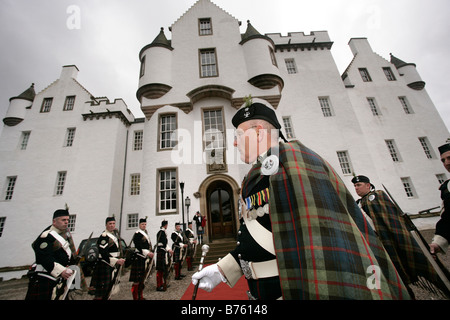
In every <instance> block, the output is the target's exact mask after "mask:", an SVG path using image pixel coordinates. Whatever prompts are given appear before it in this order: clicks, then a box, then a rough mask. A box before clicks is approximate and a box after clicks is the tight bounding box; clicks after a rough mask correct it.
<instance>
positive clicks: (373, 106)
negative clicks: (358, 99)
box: [367, 98, 381, 116]
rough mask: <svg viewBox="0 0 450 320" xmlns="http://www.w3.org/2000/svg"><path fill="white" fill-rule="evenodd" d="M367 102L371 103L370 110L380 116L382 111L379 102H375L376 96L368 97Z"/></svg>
mask: <svg viewBox="0 0 450 320" xmlns="http://www.w3.org/2000/svg"><path fill="white" fill-rule="evenodd" d="M367 102H368V103H369V107H370V111H372V114H373V115H374V116H380V115H381V112H380V111H379V110H378V106H377V103H376V102H375V98H367Z"/></svg>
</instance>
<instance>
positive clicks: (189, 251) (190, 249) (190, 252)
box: [186, 243, 195, 257]
mask: <svg viewBox="0 0 450 320" xmlns="http://www.w3.org/2000/svg"><path fill="white" fill-rule="evenodd" d="M194 249H195V244H193V243H189V244H188V246H187V253H186V257H192V256H193V255H194Z"/></svg>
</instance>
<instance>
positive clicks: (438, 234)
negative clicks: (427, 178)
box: [433, 180, 450, 252]
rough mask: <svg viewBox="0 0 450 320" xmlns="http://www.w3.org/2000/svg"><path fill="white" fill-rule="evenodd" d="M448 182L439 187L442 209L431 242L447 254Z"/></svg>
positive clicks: (449, 220)
mask: <svg viewBox="0 0 450 320" xmlns="http://www.w3.org/2000/svg"><path fill="white" fill-rule="evenodd" d="M449 181H450V180H447V181H445V182H444V183H443V184H442V185H441V186H440V187H439V190H440V191H441V199H442V209H441V219H440V220H439V221H438V222H437V223H436V231H435V237H434V239H433V242H435V243H437V244H439V246H440V247H441V249H442V250H443V251H444V252H447V249H448V242H449V241H450V189H449V188H450V183H449Z"/></svg>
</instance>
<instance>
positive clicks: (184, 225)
mask: <svg viewBox="0 0 450 320" xmlns="http://www.w3.org/2000/svg"><path fill="white" fill-rule="evenodd" d="M180 189H181V214H182V215H183V231H185V230H186V224H185V222H184V196H183V192H184V182H180Z"/></svg>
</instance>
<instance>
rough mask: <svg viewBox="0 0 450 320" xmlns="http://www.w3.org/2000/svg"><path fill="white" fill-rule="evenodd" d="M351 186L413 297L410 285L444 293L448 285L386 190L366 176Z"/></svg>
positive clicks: (353, 181) (354, 181)
mask: <svg viewBox="0 0 450 320" xmlns="http://www.w3.org/2000/svg"><path fill="white" fill-rule="evenodd" d="M352 183H353V184H354V185H355V191H356V193H357V194H358V196H360V197H361V199H359V200H357V203H358V205H359V206H360V208H361V211H362V213H363V214H364V215H365V216H366V220H367V221H368V222H369V224H370V225H371V226H372V228H373V229H374V231H375V232H376V234H377V235H378V237H379V238H380V240H381V242H382V243H383V246H384V248H385V249H386V251H387V252H388V254H389V257H390V258H391V260H392V262H393V263H394V265H395V268H396V269H397V271H398V273H399V275H400V277H401V278H402V280H403V283H404V284H405V285H406V287H407V289H408V292H409V294H410V295H411V297H412V298H414V292H413V290H412V289H411V287H410V285H411V284H415V285H420V286H421V287H423V288H432V286H430V284H432V285H435V286H436V287H438V288H440V289H442V290H444V292H445V290H446V289H445V284H444V283H443V282H442V281H441V280H440V278H439V276H438V274H437V273H436V270H435V269H434V268H433V266H432V265H431V263H430V262H429V261H428V259H427V257H426V256H425V254H424V253H423V251H422V249H421V248H420V246H419V244H418V243H417V241H416V240H415V239H414V238H413V236H412V235H411V232H410V231H409V229H408V226H407V224H406V221H405V218H404V217H402V212H401V211H400V209H399V208H398V207H397V206H396V205H395V203H393V202H392V201H391V199H390V198H389V196H388V195H387V194H386V193H385V192H384V191H382V190H375V186H374V185H373V184H372V183H371V182H370V179H369V178H368V177H366V176H362V175H359V176H356V177H354V178H353V179H352ZM430 290H432V289H430Z"/></svg>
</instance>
